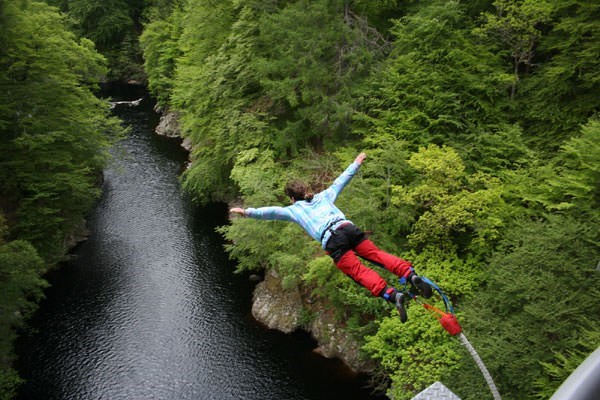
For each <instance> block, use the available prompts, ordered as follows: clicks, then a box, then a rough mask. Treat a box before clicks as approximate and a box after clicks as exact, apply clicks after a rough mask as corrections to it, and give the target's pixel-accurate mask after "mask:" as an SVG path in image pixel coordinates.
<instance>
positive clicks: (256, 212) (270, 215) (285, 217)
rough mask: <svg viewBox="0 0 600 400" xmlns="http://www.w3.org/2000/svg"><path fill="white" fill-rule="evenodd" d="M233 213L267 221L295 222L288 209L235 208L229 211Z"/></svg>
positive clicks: (273, 207) (272, 207)
mask: <svg viewBox="0 0 600 400" xmlns="http://www.w3.org/2000/svg"><path fill="white" fill-rule="evenodd" d="M229 212H231V213H235V214H240V215H242V216H245V217H250V218H256V219H267V220H280V221H293V220H294V218H293V216H292V213H290V211H289V210H288V209H287V208H286V207H278V206H271V207H260V208H246V209H243V208H239V207H234V208H231V209H230V210H229Z"/></svg>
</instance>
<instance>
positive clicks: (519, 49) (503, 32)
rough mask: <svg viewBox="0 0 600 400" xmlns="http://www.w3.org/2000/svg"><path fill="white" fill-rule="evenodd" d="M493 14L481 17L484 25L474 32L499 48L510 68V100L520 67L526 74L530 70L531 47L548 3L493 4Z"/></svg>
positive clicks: (547, 17)
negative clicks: (497, 44) (504, 50)
mask: <svg viewBox="0 0 600 400" xmlns="http://www.w3.org/2000/svg"><path fill="white" fill-rule="evenodd" d="M494 7H496V13H490V12H485V13H483V15H482V16H483V19H484V23H483V25H482V26H481V28H479V29H477V31H478V32H480V33H482V34H484V35H488V36H489V37H492V38H493V40H494V41H498V42H499V43H501V44H503V45H504V46H501V48H502V47H504V48H505V49H506V51H507V52H508V53H509V55H510V57H511V59H512V64H513V84H512V87H511V92H510V98H511V99H514V97H515V93H516V90H517V82H518V81H519V77H520V74H521V71H520V67H521V66H524V67H525V71H524V73H525V74H527V73H528V72H529V70H530V68H531V67H532V66H533V60H534V56H535V47H536V45H537V44H538V42H539V40H540V38H541V37H542V30H541V29H542V26H543V24H544V23H547V22H549V20H550V12H551V8H550V3H549V2H546V1H539V0H537V1H533V0H522V1H516V2H515V1H512V0H496V1H494Z"/></svg>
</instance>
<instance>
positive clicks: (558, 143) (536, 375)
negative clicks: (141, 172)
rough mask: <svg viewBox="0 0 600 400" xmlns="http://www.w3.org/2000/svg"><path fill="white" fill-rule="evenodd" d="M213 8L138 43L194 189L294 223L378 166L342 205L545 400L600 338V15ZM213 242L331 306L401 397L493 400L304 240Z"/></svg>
mask: <svg viewBox="0 0 600 400" xmlns="http://www.w3.org/2000/svg"><path fill="white" fill-rule="evenodd" d="M367 3H368V4H367ZM214 7H215V4H214V2H211V1H206V0H188V1H181V2H177V4H174V5H173V6H172V8H171V12H170V13H167V15H166V16H165V15H163V16H162V17H160V18H156V19H154V20H151V21H150V22H149V23H148V24H147V25H146V26H145V33H144V35H143V36H142V45H143V46H144V49H145V53H144V56H145V60H146V70H147V72H148V74H149V76H150V87H151V88H153V90H155V94H156V95H157V96H158V98H159V100H160V101H161V102H163V103H164V105H165V106H166V107H168V108H170V109H171V110H174V111H176V112H177V113H179V114H180V115H181V121H182V123H183V135H184V136H186V137H189V138H190V139H191V140H192V144H193V151H192V164H191V167H190V169H189V170H188V171H187V172H186V174H185V176H184V177H183V179H184V183H185V186H186V187H187V188H188V190H190V191H191V192H192V193H193V194H194V195H195V197H196V198H197V199H198V200H200V201H214V200H226V201H233V200H236V201H239V202H243V203H244V204H245V205H247V206H262V205H271V204H282V205H285V204H286V202H285V198H284V196H282V187H283V185H284V184H285V182H286V181H287V180H288V179H289V178H291V177H299V178H303V179H305V180H308V181H310V182H311V183H312V185H313V188H314V189H315V190H321V189H323V188H324V187H326V186H327V185H329V184H330V183H331V182H332V180H333V179H334V178H335V176H336V175H337V174H338V173H339V172H341V170H342V169H343V168H344V167H345V165H346V164H347V163H349V162H350V161H351V160H352V159H353V157H354V156H355V155H356V153H357V152H358V151H359V150H364V151H366V152H367V154H368V158H367V161H366V162H365V164H364V166H363V168H362V172H361V174H360V176H358V177H355V178H354V180H353V182H352V183H351V185H350V186H349V187H348V188H347V189H346V190H345V192H344V193H343V194H342V196H341V197H340V198H339V200H338V202H339V205H340V207H341V208H342V209H344V210H345V211H346V212H347V214H348V216H349V217H350V218H351V219H352V220H353V221H354V222H355V223H357V224H358V225H359V226H361V227H363V228H365V229H366V230H370V231H373V236H374V240H375V241H376V242H378V243H379V244H380V245H381V246H382V247H384V248H387V249H388V250H391V251H393V252H396V253H398V254H400V255H402V256H405V257H406V258H409V259H411V260H412V261H413V263H414V265H415V266H416V268H417V270H418V271H420V272H421V273H423V274H425V275H426V276H429V277H430V278H432V279H434V280H436V281H437V282H438V283H440V284H441V285H442V286H443V287H444V288H446V290H447V291H448V292H449V293H450V294H451V297H452V299H453V300H454V302H455V304H456V306H457V310H458V312H459V319H460V320H461V321H464V325H465V329H466V330H467V331H468V333H469V336H471V337H472V340H473V341H474V343H475V345H476V347H477V348H478V349H479V351H480V353H481V354H482V357H483V358H484V360H486V361H488V363H489V364H490V367H491V368H490V369H491V372H492V375H494V376H495V377H497V380H498V383H499V385H500V391H501V392H502V393H504V395H505V396H506V397H510V398H532V397H541V398H544V397H547V396H548V395H549V394H550V393H552V391H553V390H555V389H556V388H557V386H558V385H559V384H560V382H561V380H562V379H564V377H565V376H566V375H567V374H568V372H569V371H570V370H572V368H573V367H574V366H575V365H576V364H577V362H580V361H581V360H582V359H583V357H584V356H585V355H586V354H587V353H589V352H590V351H591V350H593V349H594V348H595V347H596V346H597V344H598V332H599V331H600V320H599V318H598V315H600V313H599V311H600V310H599V309H598V306H597V305H596V303H597V302H595V301H594V300H593V299H594V297H595V296H596V297H597V295H598V293H597V291H598V279H599V277H598V272H597V271H596V270H595V265H596V264H597V262H598V259H599V251H598V250H599V249H598V245H597V243H598V231H597V224H598V222H599V221H598V219H599V211H598V182H599V181H600V180H599V177H598V165H599V164H600V163H599V161H600V160H598V159H597V155H598V154H600V152H599V151H598V150H599V149H598V146H597V144H596V143H598V138H597V137H596V136H597V133H598V120H597V115H596V113H597V112H598V106H599V103H600V101H599V99H598V97H597V93H598V86H597V85H598V80H597V79H596V77H595V75H594V74H597V71H598V56H599V52H598V48H597V46H598V43H599V41H598V27H599V25H598V23H597V18H598V8H599V7H598V5H593V4H592V3H589V2H588V3H585V4H584V2H576V1H566V0H565V1H560V0H548V1H544V2H537V1H527V0H522V1H521V0H520V1H468V2H458V1H448V0H431V1H426V2H398V1H377V2H362V1H341V0H340V1H336V0H318V1H310V2H309V1H278V2H258V1H244V2H239V1H223V2H219V4H218V6H217V7H218V8H219V11H218V12H211V11H213V10H214ZM594 94H596V96H595V95H594ZM595 227H596V228H595ZM222 232H223V234H224V235H225V236H226V238H227V239H229V240H230V243H231V244H230V245H228V246H227V248H228V251H229V252H230V254H231V256H232V257H233V258H235V259H236V260H237V261H238V269H239V270H240V271H243V270H258V269H264V268H273V269H275V270H277V272H278V273H279V275H280V276H281V277H282V280H283V284H284V285H291V286H294V285H295V286H301V287H303V288H305V289H308V291H309V292H310V293H312V295H313V296H318V297H319V298H325V299H327V301H328V302H330V303H331V304H332V306H333V307H334V308H335V309H336V310H337V313H338V315H339V318H340V325H341V326H343V327H344V329H345V330H346V331H347V333H348V334H349V335H355V336H356V337H357V338H358V340H360V341H361V342H362V343H364V351H365V355H366V356H368V357H371V358H372V359H374V360H377V361H379V365H380V370H379V374H381V375H382V376H387V377H388V379H389V380H390V382H391V384H390V385H389V387H388V394H389V395H390V396H391V397H392V398H396V399H407V398H410V397H412V396H413V395H414V394H415V393H416V392H418V391H420V390H422V389H424V388H425V387H426V386H427V385H428V384H430V383H431V382H432V381H434V380H443V381H444V382H447V384H448V386H449V387H450V388H451V389H452V390H453V391H455V392H456V393H457V394H459V395H460V396H461V398H464V399H480V398H486V396H489V394H488V393H487V389H486V387H485V383H484V382H483V380H478V379H475V378H473V376H474V374H475V373H476V372H475V371H474V369H473V365H472V361H471V360H470V359H469V358H468V356H467V355H466V353H465V352H464V350H463V349H461V348H460V346H459V345H458V344H457V343H456V342H454V341H452V340H451V339H450V338H449V337H447V336H444V335H443V334H442V333H440V327H439V326H438V325H437V323H436V322H435V320H433V321H432V319H431V318H427V317H426V316H425V315H420V314H423V311H421V310H418V309H414V310H413V309H411V311H410V312H411V314H414V316H413V315H411V319H410V320H409V322H408V323H407V324H405V325H401V324H400V323H399V321H398V318H397V317H395V316H393V313H392V314H390V309H389V308H386V307H385V305H382V304H381V302H378V301H376V299H371V298H369V297H367V296H368V294H367V293H366V292H365V291H364V290H362V289H361V288H360V287H357V285H355V284H353V283H352V282H351V281H350V280H349V279H347V278H345V277H344V276H343V275H342V274H340V273H339V271H336V270H335V267H333V266H332V265H331V263H330V261H329V260H328V259H327V257H324V256H315V254H318V245H317V244H315V243H313V242H312V241H310V240H309V239H308V238H307V237H306V236H305V235H304V234H303V233H302V232H301V230H300V229H299V228H298V227H296V226H293V225H286V224H283V223H280V222H272V223H265V222H257V221H251V220H234V221H232V224H231V225H230V226H227V227H223V228H222ZM388 277H389V276H388ZM492 332H493V334H491V333H492ZM525 351H526V352H527V354H525V353H524V352H525ZM523 371H526V373H523Z"/></svg>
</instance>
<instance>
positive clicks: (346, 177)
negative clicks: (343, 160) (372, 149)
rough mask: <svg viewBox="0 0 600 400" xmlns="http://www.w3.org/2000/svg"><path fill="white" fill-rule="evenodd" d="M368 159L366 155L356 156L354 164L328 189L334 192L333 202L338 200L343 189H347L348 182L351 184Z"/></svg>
mask: <svg viewBox="0 0 600 400" xmlns="http://www.w3.org/2000/svg"><path fill="white" fill-rule="evenodd" d="M366 157H367V155H366V154H365V153H360V154H359V155H358V156H356V158H355V159H354V162H353V163H352V164H350V165H349V166H348V168H346V169H345V170H344V172H342V174H341V175H340V176H338V177H337V178H336V179H335V181H333V184H332V185H331V186H330V187H329V188H328V189H327V190H329V191H331V192H332V194H331V195H333V200H335V199H336V198H337V196H338V195H339V194H340V192H341V191H342V189H344V187H346V185H347V184H348V182H350V180H351V179H352V178H353V177H354V175H355V174H356V173H357V172H358V169H359V168H360V166H361V164H362V163H363V161H364V160H365V158H366Z"/></svg>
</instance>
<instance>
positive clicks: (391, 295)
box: [382, 288, 408, 323]
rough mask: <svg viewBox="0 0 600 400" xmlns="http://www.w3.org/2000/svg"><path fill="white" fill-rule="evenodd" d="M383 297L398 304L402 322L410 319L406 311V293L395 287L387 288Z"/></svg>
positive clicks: (397, 307)
mask: <svg viewBox="0 0 600 400" xmlns="http://www.w3.org/2000/svg"><path fill="white" fill-rule="evenodd" d="M382 297H383V298H384V299H386V300H387V301H389V302H390V303H393V304H394V306H396V309H397V310H398V313H399V314H400V322H402V323H405V322H406V321H407V320H408V314H407V313H406V295H405V294H404V293H402V292H399V291H397V290H396V289H394V288H387V289H386V290H384V292H383V294H382Z"/></svg>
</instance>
